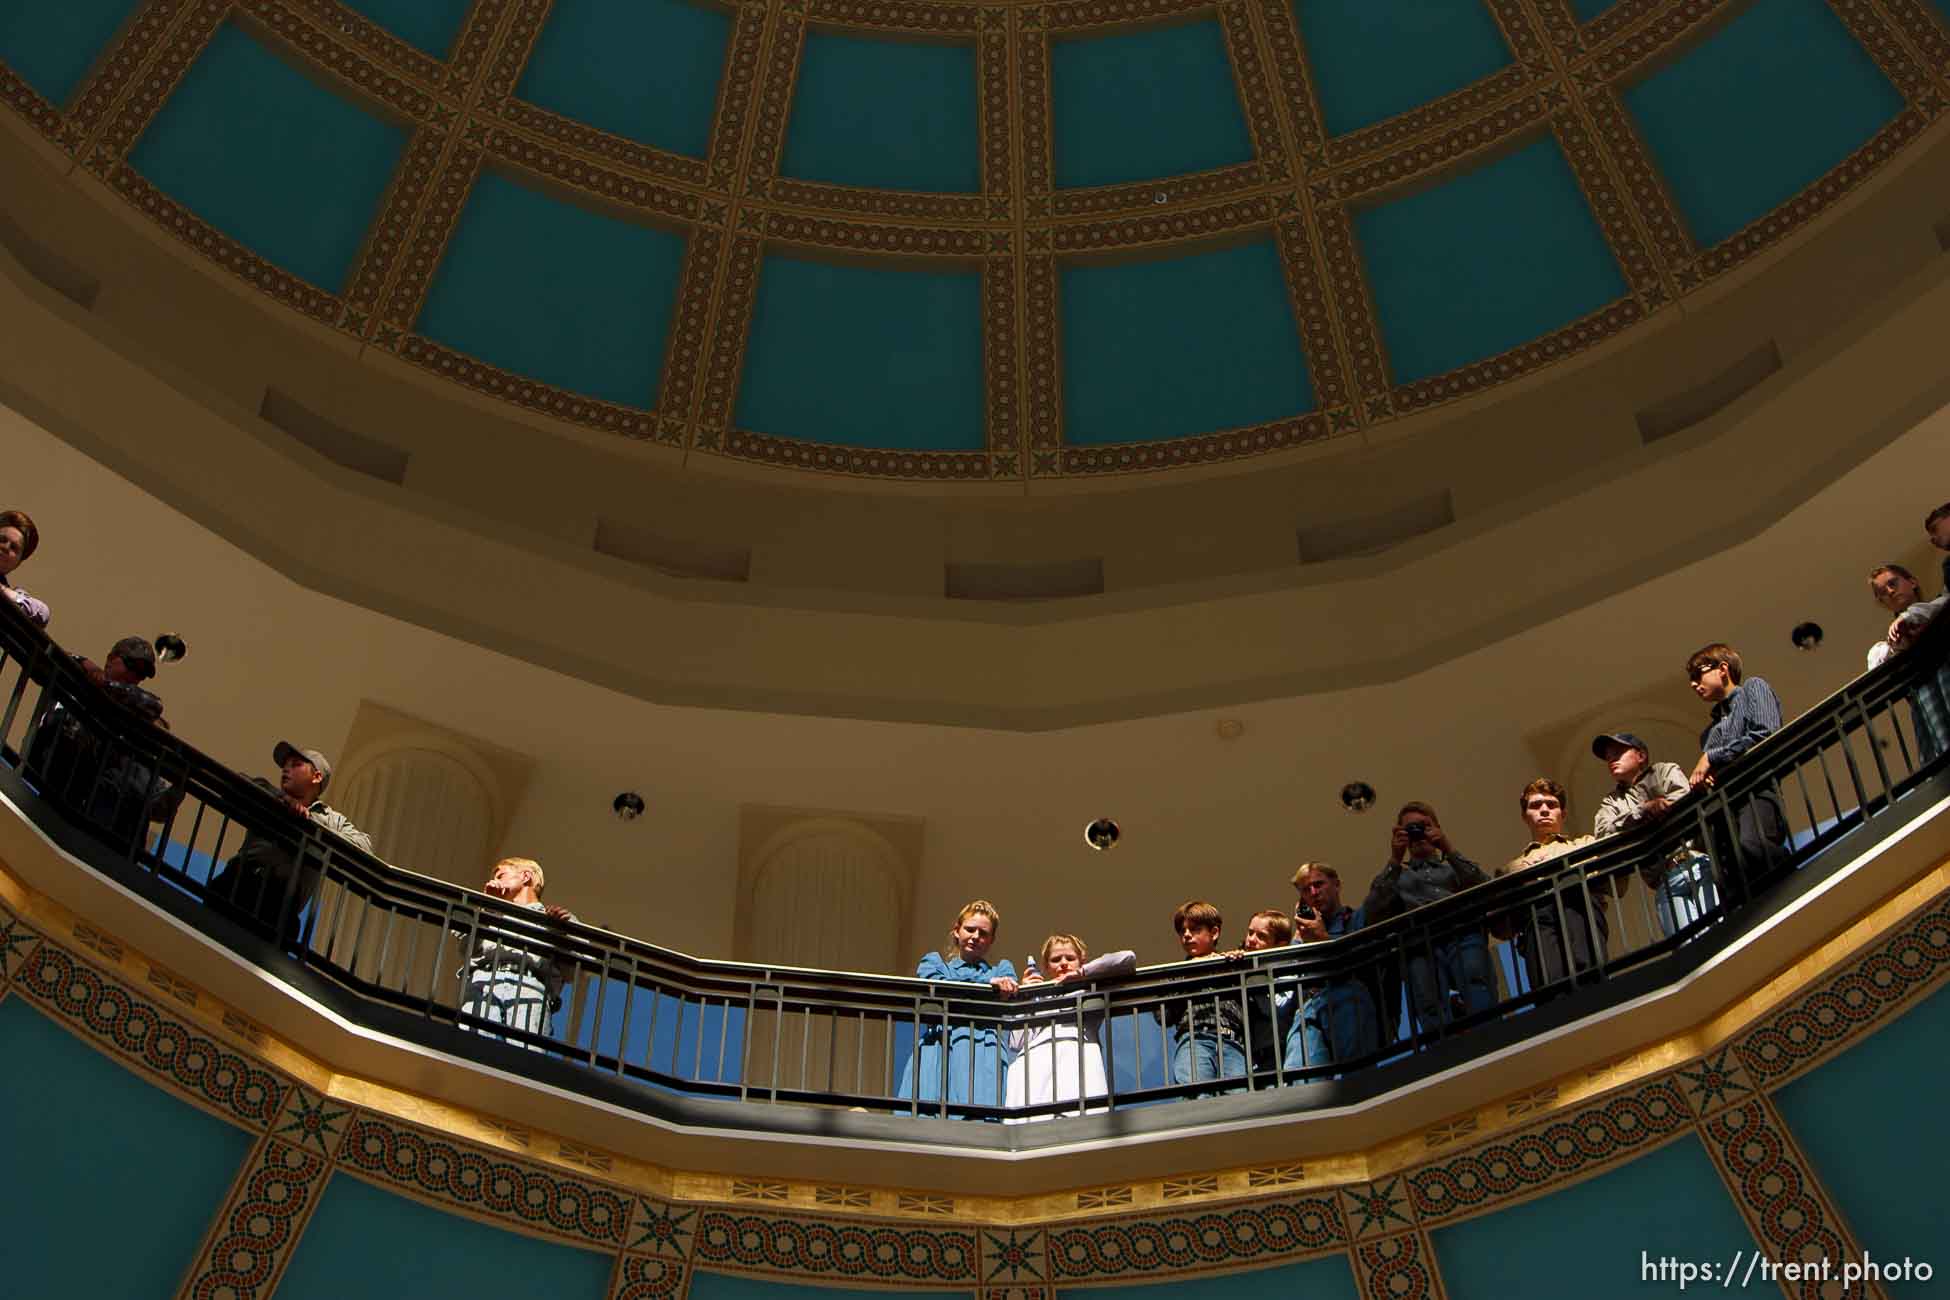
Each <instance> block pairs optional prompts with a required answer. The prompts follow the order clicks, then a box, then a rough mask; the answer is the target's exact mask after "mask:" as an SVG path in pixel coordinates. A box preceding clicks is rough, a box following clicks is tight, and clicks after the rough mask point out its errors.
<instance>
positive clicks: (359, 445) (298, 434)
mask: <svg viewBox="0 0 1950 1300" xmlns="http://www.w3.org/2000/svg"><path fill="white" fill-rule="evenodd" d="M257 413H258V415H259V416H260V417H262V418H263V420H264V421H265V423H267V424H271V425H275V426H276V427H277V428H279V429H282V430H283V431H284V432H286V433H288V434H290V435H291V436H292V437H293V438H295V439H297V440H298V441H299V442H302V443H303V444H305V446H307V447H310V448H311V449H312V450H313V451H315V452H317V453H318V454H319V455H321V456H323V457H324V458H325V459H326V460H329V461H331V462H332V463H333V464H334V465H339V466H342V467H343V468H345V469H349V470H352V471H353V472H355V473H359V474H365V475H368V476H369V477H372V478H376V479H379V480H381V481H383V482H386V483H392V484H395V485H403V484H404V483H405V482H406V465H407V462H408V461H409V460H410V459H412V458H411V456H409V455H408V454H407V453H406V452H404V451H401V450H400V449H399V448H398V447H394V446H390V445H388V444H386V443H383V442H381V441H379V440H378V439H377V438H370V437H367V436H366V435H365V434H363V433H356V432H354V431H353V430H351V429H348V428H345V427H344V426H343V425H339V424H334V423H333V422H332V421H330V420H328V419H326V418H325V417H324V416H322V415H320V414H318V413H317V412H316V411H313V410H311V409H310V408H308V407H306V406H303V405H301V404H300V403H299V402H298V401H297V400H296V399H294V398H292V397H291V396H289V395H288V394H285V393H281V392H279V391H278V390H277V389H275V388H267V389H265V390H264V401H263V403H262V404H261V405H260V406H259V407H258V410H257Z"/></svg>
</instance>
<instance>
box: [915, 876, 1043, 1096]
mask: <svg viewBox="0 0 1950 1300" xmlns="http://www.w3.org/2000/svg"><path fill="white" fill-rule="evenodd" d="M1000 922H1001V917H1000V915H999V914H998V913H997V912H996V910H995V904H993V903H990V902H988V901H987V900H986V899H979V898H978V899H976V900H975V901H974V902H972V903H970V904H969V905H968V906H966V907H964V908H962V909H961V915H960V916H958V917H956V918H955V926H954V929H952V930H950V931H949V932H948V941H949V951H950V952H951V953H952V954H953V955H952V956H950V957H948V958H946V959H944V958H943V957H942V956H941V954H940V953H938V952H931V953H929V954H928V955H927V956H925V957H923V958H921V961H920V964H919V965H918V966H916V967H915V969H914V973H915V975H917V976H919V977H920V978H921V979H924V980H939V981H943V982H951V981H952V982H955V983H961V984H987V985H988V986H990V987H991V988H993V989H994V990H995V991H996V992H998V993H1000V994H1001V995H1002V996H1003V997H1005V998H1006V997H1012V996H1014V994H1015V991H1016V968H1015V967H1014V966H1012V965H1010V964H1009V959H1008V958H1006V957H1005V958H1003V959H1002V960H1001V961H1000V962H996V963H991V962H990V961H989V960H988V953H989V948H990V947H991V946H992V945H993V944H994V943H995V932H996V929H997V928H998V926H999V925H1000ZM947 1019H948V1023H947V1024H946V1025H945V1026H944V1024H943V1020H942V1018H941V1017H940V1014H939V1013H936V1018H935V1019H933V1020H932V1021H931V1022H930V1021H927V1020H923V1021H922V1023H921V1025H920V1032H919V1033H918V1034H917V1035H916V1040H915V1046H916V1048H917V1050H915V1051H913V1052H911V1053H909V1055H908V1058H907V1062H906V1064H905V1065H903V1066H902V1068H901V1082H900V1091H899V1093H898V1094H897V1095H899V1096H902V1097H913V1098H916V1099H918V1100H920V1101H923V1102H930V1101H931V1102H937V1103H938V1102H940V1101H941V1100H943V1097H942V1091H943V1089H942V1083H943V1078H944V1071H945V1078H946V1082H947V1090H946V1091H947V1097H946V1099H947V1100H948V1101H949V1102H951V1103H973V1104H975V1105H978V1106H995V1105H999V1104H1000V1103H1001V1101H1002V1088H1001V1078H1002V1068H1003V1063H1004V1062H1003V1054H1002V1046H1001V1043H1000V1042H999V1041H998V1039H997V1037H996V1032H995V1027H994V1026H993V1025H987V1024H970V1023H968V1021H967V1020H965V1019H962V1018H960V1017H959V1016H957V1015H955V1014H954V1013H953V1012H951V1013H950V1014H949V1016H948V1017H947ZM957 1022H959V1023H957ZM922 1113H923V1114H926V1113H927V1111H926V1108H925V1107H924V1108H923V1110H922Z"/></svg>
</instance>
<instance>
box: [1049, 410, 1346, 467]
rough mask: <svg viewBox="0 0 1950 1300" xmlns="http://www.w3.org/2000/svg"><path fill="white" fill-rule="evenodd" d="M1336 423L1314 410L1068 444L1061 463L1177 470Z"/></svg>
mask: <svg viewBox="0 0 1950 1300" xmlns="http://www.w3.org/2000/svg"><path fill="white" fill-rule="evenodd" d="M1330 424H1331V422H1330V420H1329V417H1328V416H1327V415H1326V414H1324V413H1322V412H1320V411H1309V412H1307V413H1306V414H1305V415H1296V416H1293V417H1291V418H1290V419H1285V420H1273V421H1269V422H1268V423H1266V424H1254V425H1248V426H1246V427H1245V428H1242V429H1230V430H1226V431H1224V432H1221V433H1201V434H1197V435H1195V436H1192V437H1188V438H1169V439H1165V440H1163V441H1158V442H1137V443H1113V444H1110V445H1108V446H1089V447H1065V448H1064V449H1063V457H1062V462H1061V463H1062V466H1063V472H1064V473H1066V474H1073V475H1087V474H1128V473H1133V472H1137V471H1141V470H1160V469H1175V468H1178V467H1179V466H1182V465H1211V464H1216V463H1218V462H1220V461H1228V460H1238V459H1240V458H1241V457H1244V456H1259V455H1264V454H1266V453H1269V452H1276V451H1290V450H1292V449H1293V448H1295V447H1303V446H1306V445H1307V444H1308V443H1313V442H1319V441H1320V440H1321V439H1323V438H1326V437H1329V436H1330V435H1331V433H1332V429H1331V427H1330Z"/></svg>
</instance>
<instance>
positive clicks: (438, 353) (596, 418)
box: [374, 327, 681, 441]
mask: <svg viewBox="0 0 1950 1300" xmlns="http://www.w3.org/2000/svg"><path fill="white" fill-rule="evenodd" d="M374 341H375V342H376V343H377V344H378V345H379V346H381V347H384V348H387V349H388V350H389V351H392V352H394V353H395V354H396V355H398V356H399V358H400V359H401V360H403V361H407V362H411V363H412V364H413V365H415V366H418V367H419V368H420V369H422V370H425V371H427V372H428V373H430V374H435V375H438V376H440V377H441V378H442V379H448V380H452V381H453V382H454V383H457V384H459V385H461V386H462V387H463V388H471V389H473V390H474V391H475V392H477V393H483V394H485V395H487V396H489V397H495V398H499V399H500V400H502V401H504V402H513V403H514V404H515V405H516V406H519V407H521V408H522V409H524V410H528V411H534V412H535V413H536V414H538V415H546V416H549V417H551V418H552V419H557V420H563V421H566V422H568V423H569V424H574V425H579V426H581V427H583V428H585V429H594V430H596V431H598V432H600V433H613V434H616V435H618V436H619V437H624V438H635V439H640V440H647V441H659V440H661V441H671V440H673V439H674V438H680V437H681V434H678V435H673V434H671V433H670V432H669V431H668V430H666V429H664V428H663V427H662V425H661V422H660V420H659V418H658V416H657V413H656V412H654V411H649V410H643V409H639V408H637V407H634V406H620V405H618V404H616V403H615V402H605V401H603V400H602V399H600V398H595V397H589V396H587V395H585V394H582V393H573V392H570V391H569V390H568V389H566V388H557V387H555V386H554V385H552V384H544V383H542V382H541V381H540V380H537V379H529V378H527V377H526V376H523V375H518V374H515V373H514V372H512V371H508V370H502V369H501V368H499V367H498V366H491V365H489V364H487V363H486V362H485V361H477V360H475V359H474V358H473V357H470V356H468V355H467V354H465V353H462V352H456V351H454V350H453V349H452V348H447V347H442V346H441V345H440V344H438V343H435V342H434V341H433V340H431V339H427V338H422V337H421V336H420V335H418V334H407V333H403V332H401V331H398V330H393V329H391V328H390V327H382V328H381V329H380V330H379V331H378V332H377V333H376V334H375V337H374Z"/></svg>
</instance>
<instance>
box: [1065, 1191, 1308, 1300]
mask: <svg viewBox="0 0 1950 1300" xmlns="http://www.w3.org/2000/svg"><path fill="white" fill-rule="evenodd" d="M1346 1242H1347V1229H1346V1227H1345V1226H1344V1225H1343V1224H1342V1222H1341V1215H1340V1207H1339V1206H1338V1204H1337V1203H1336V1201H1335V1199H1334V1198H1333V1197H1331V1196H1304V1197H1294V1198H1280V1199H1274V1200H1266V1201H1257V1202H1250V1203H1246V1204H1239V1205H1226V1206H1215V1207H1214V1208H1213V1209H1212V1210H1211V1211H1209V1212H1207V1213H1202V1214H1188V1215H1184V1216H1182V1217H1166V1218H1144V1219H1135V1218H1133V1219H1105V1220H1100V1221H1097V1222H1092V1223H1084V1224H1075V1225H1069V1226H1061V1227H1054V1228H1051V1229H1050V1232H1049V1269H1050V1279H1051V1280H1052V1281H1053V1282H1056V1283H1057V1284H1058V1285H1059V1286H1060V1285H1061V1284H1062V1283H1063V1282H1065V1281H1072V1280H1079V1279H1083V1278H1111V1277H1120V1278H1124V1277H1147V1276H1154V1275H1161V1274H1182V1273H1194V1272H1202V1271H1206V1270H1216V1269H1222V1268H1236V1267H1239V1266H1241V1265H1244V1264H1247V1263H1249V1262H1250V1263H1253V1264H1259V1265H1263V1264H1267V1263H1272V1262H1275V1261H1279V1260H1297V1259H1304V1258H1307V1257H1309V1256H1312V1255H1319V1254H1326V1253H1329V1252H1331V1251H1335V1250H1339V1249H1341V1248H1342V1247H1344V1246H1345V1245H1346Z"/></svg>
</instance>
